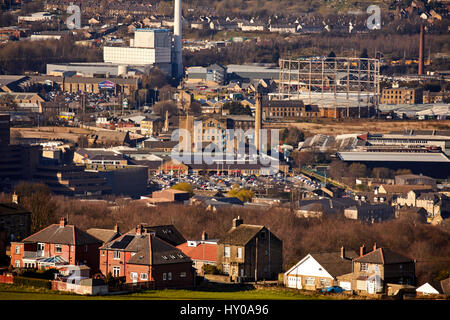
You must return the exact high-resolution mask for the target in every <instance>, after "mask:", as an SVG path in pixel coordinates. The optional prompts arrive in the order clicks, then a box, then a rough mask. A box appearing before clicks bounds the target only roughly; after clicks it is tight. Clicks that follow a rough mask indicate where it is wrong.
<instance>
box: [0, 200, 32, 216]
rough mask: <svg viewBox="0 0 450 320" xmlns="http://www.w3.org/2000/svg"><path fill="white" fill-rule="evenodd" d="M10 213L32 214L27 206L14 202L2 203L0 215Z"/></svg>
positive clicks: (0, 204)
mask: <svg viewBox="0 0 450 320" xmlns="http://www.w3.org/2000/svg"><path fill="white" fill-rule="evenodd" d="M10 214H31V213H30V212H29V211H27V210H26V209H25V208H23V207H21V206H20V205H18V204H15V203H13V202H10V203H0V216H3V215H10Z"/></svg>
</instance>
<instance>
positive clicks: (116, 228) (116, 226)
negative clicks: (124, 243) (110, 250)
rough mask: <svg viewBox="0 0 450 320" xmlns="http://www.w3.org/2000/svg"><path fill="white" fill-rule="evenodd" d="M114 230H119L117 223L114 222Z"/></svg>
mask: <svg viewBox="0 0 450 320" xmlns="http://www.w3.org/2000/svg"><path fill="white" fill-rule="evenodd" d="M114 231H115V232H117V233H119V232H120V231H119V225H118V224H117V223H116V224H115V226H114Z"/></svg>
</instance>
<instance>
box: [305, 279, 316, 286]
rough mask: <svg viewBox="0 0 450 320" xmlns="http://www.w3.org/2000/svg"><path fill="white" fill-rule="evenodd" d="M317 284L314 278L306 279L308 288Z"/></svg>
mask: <svg viewBox="0 0 450 320" xmlns="http://www.w3.org/2000/svg"><path fill="white" fill-rule="evenodd" d="M315 282H316V279H315V278H314V277H306V278H305V285H307V286H313V285H314V283H315Z"/></svg>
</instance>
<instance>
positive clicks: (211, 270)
mask: <svg viewBox="0 0 450 320" xmlns="http://www.w3.org/2000/svg"><path fill="white" fill-rule="evenodd" d="M202 270H203V273H204V274H221V272H220V270H219V269H217V267H216V266H214V265H212V264H204V265H203V266H202Z"/></svg>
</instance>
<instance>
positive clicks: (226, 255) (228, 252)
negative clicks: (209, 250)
mask: <svg viewBox="0 0 450 320" xmlns="http://www.w3.org/2000/svg"><path fill="white" fill-rule="evenodd" d="M223 256H224V257H226V258H229V257H230V247H225V251H224V253H223Z"/></svg>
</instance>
